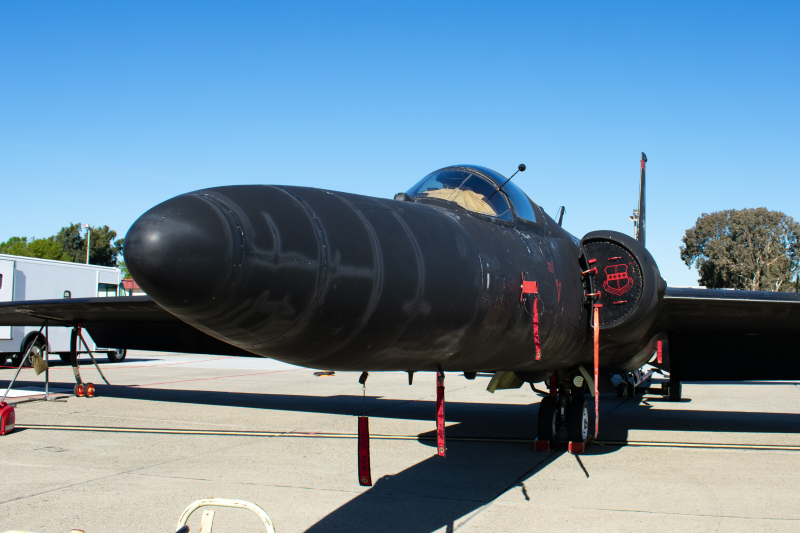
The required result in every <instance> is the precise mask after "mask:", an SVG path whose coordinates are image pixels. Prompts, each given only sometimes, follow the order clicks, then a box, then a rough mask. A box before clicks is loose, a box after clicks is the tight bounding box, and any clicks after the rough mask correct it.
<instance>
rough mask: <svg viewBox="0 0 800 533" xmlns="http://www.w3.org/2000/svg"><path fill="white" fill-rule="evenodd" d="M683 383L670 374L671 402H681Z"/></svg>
mask: <svg viewBox="0 0 800 533" xmlns="http://www.w3.org/2000/svg"><path fill="white" fill-rule="evenodd" d="M681 392H682V391H681V382H680V380H678V379H677V378H675V376H673V375H672V374H670V376H669V401H671V402H679V401H681Z"/></svg>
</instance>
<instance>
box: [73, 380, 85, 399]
mask: <svg viewBox="0 0 800 533" xmlns="http://www.w3.org/2000/svg"><path fill="white" fill-rule="evenodd" d="M85 394H86V387H85V386H84V385H83V383H78V384H77V385H75V396H77V397H78V398H83V396H84V395H85Z"/></svg>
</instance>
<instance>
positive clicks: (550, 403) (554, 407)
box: [537, 396, 559, 446]
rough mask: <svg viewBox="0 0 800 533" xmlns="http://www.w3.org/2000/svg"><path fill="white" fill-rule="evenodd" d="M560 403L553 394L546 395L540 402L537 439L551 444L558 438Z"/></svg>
mask: <svg viewBox="0 0 800 533" xmlns="http://www.w3.org/2000/svg"><path fill="white" fill-rule="evenodd" d="M558 418H559V417H558V404H557V403H556V401H555V399H554V398H553V397H552V396H545V397H544V398H542V401H541V402H539V422H538V428H537V429H538V432H537V440H540V441H543V442H549V443H550V445H551V446H553V445H555V443H556V441H557V440H558V429H559V427H558V426H559V424H558Z"/></svg>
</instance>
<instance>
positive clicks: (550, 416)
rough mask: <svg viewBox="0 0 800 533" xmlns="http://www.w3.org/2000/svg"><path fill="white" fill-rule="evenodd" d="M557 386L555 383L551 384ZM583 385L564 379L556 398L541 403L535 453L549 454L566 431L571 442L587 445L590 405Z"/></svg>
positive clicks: (546, 397) (544, 399)
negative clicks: (561, 434)
mask: <svg viewBox="0 0 800 533" xmlns="http://www.w3.org/2000/svg"><path fill="white" fill-rule="evenodd" d="M551 386H555V381H553V382H551ZM585 390H586V385H585V383H583V381H581V383H580V384H578V383H577V381H573V380H569V379H565V380H562V381H561V383H560V384H559V387H558V391H557V393H556V396H545V397H544V398H542V401H541V402H540V403H539V421H538V428H537V429H538V433H537V439H536V442H535V443H534V449H535V450H537V451H549V450H551V449H552V448H553V446H555V444H556V443H557V442H558V434H559V433H560V432H561V430H562V429H566V430H567V437H568V438H569V440H570V442H581V443H583V442H586V440H587V439H588V438H589V404H588V403H587V402H586V398H585V397H584V392H585Z"/></svg>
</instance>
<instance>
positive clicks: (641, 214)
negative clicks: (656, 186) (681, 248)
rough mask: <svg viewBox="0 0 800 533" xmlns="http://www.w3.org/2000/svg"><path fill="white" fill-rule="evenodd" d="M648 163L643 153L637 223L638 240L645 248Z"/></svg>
mask: <svg viewBox="0 0 800 533" xmlns="http://www.w3.org/2000/svg"><path fill="white" fill-rule="evenodd" d="M645 163H647V156H646V155H644V152H642V172H641V174H639V212H638V220H637V223H636V240H637V241H639V242H640V243H642V246H644V229H645V223H644V222H645V220H644V219H645V216H644V200H645V182H644V164H645Z"/></svg>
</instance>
